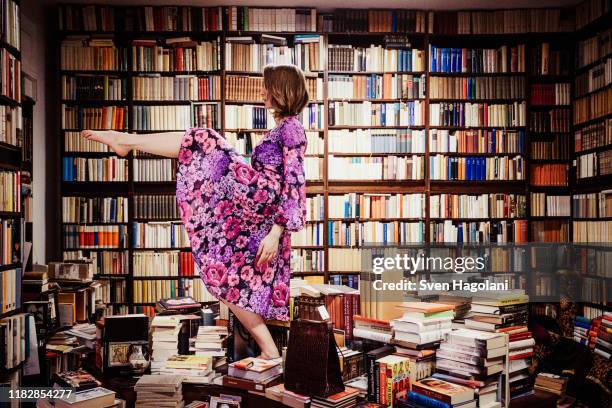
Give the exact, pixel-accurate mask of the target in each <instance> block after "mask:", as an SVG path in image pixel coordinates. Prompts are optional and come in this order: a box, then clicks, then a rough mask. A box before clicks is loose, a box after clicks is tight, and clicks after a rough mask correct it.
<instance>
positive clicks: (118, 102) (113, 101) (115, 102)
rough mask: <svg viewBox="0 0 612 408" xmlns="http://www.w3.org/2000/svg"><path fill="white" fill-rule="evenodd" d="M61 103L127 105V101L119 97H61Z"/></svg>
mask: <svg viewBox="0 0 612 408" xmlns="http://www.w3.org/2000/svg"><path fill="white" fill-rule="evenodd" d="M61 103H63V104H66V105H83V106H127V105H128V101H126V100H121V99H108V100H91V99H84V100H76V99H62V100H61Z"/></svg>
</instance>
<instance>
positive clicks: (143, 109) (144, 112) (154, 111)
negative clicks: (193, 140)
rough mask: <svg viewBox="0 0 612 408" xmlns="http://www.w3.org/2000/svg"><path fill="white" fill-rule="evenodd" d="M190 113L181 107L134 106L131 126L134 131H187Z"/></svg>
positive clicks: (188, 108)
mask: <svg viewBox="0 0 612 408" xmlns="http://www.w3.org/2000/svg"><path fill="white" fill-rule="evenodd" d="M191 113H192V112H191V107H190V106H183V105H178V106H134V107H132V115H133V116H132V124H133V125H132V126H133V128H134V130H136V131H142V130H181V129H187V128H188V127H189V126H190V125H191V123H192V119H191ZM215 116H216V115H215ZM194 118H195V116H194Z"/></svg>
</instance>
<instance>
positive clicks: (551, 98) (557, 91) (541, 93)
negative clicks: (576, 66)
mask: <svg viewBox="0 0 612 408" xmlns="http://www.w3.org/2000/svg"><path fill="white" fill-rule="evenodd" d="M529 100H530V103H531V105H534V106H538V105H569V104H570V100H571V84H564V83H556V84H531V95H530V99H529Z"/></svg>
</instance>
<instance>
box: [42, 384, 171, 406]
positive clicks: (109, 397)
mask: <svg viewBox="0 0 612 408" xmlns="http://www.w3.org/2000/svg"><path fill="white" fill-rule="evenodd" d="M137 406H138V405H137ZM173 406H174V405H173ZM36 407H37V408H87V407H105V408H124V407H125V401H124V400H121V399H117V398H115V392H114V391H111V390H107V389H106V388H102V387H96V388H89V389H86V390H82V391H76V392H72V393H71V394H70V395H68V394H67V393H66V395H65V396H63V397H61V398H56V399H55V400H53V402H51V401H50V400H48V399H39V400H37V401H36Z"/></svg>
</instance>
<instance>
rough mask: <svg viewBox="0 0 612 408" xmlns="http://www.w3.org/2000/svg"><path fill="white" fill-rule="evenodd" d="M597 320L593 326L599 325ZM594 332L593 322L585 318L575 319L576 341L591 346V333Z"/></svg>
mask: <svg viewBox="0 0 612 408" xmlns="http://www.w3.org/2000/svg"><path fill="white" fill-rule="evenodd" d="M597 323H598V322H597V319H593V324H594V325H597ZM591 330H592V327H591V320H589V319H587V318H586V317H584V316H576V317H575V318H574V340H575V341H576V342H578V343H580V344H584V345H585V346H587V345H589V332H590V331H591Z"/></svg>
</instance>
